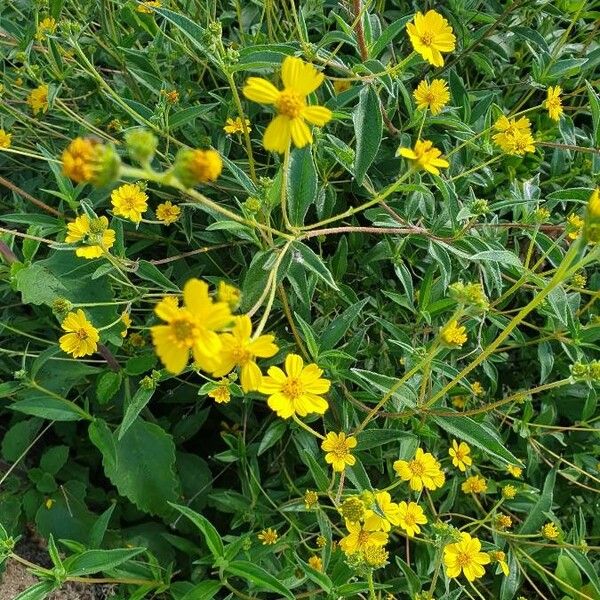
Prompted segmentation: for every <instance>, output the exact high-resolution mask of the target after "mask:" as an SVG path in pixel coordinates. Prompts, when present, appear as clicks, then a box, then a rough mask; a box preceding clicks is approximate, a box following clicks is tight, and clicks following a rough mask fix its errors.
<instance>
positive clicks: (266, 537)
mask: <svg viewBox="0 0 600 600" xmlns="http://www.w3.org/2000/svg"><path fill="white" fill-rule="evenodd" d="M256 537H257V538H258V539H259V540H260V541H261V542H262V545H263V546H272V545H273V544H274V543H275V542H277V540H278V539H279V534H278V533H277V531H275V529H273V528H272V527H269V528H268V529H263V530H262V531H261V532H260V533H259V534H258V535H257V536H256Z"/></svg>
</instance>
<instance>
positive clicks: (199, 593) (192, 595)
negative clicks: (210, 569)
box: [180, 581, 222, 600]
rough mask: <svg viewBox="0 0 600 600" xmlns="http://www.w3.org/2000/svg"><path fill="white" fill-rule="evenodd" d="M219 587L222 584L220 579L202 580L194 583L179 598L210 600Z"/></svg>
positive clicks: (182, 599) (184, 599)
mask: <svg viewBox="0 0 600 600" xmlns="http://www.w3.org/2000/svg"><path fill="white" fill-rule="evenodd" d="M221 587H222V584H221V582H220V581H202V582H201V583H199V584H198V585H195V586H194V587H193V588H192V589H191V590H190V591H189V592H187V593H186V594H185V596H183V598H181V599H180V600H211V598H214V597H215V595H216V593H217V592H218V591H219V590H220V589H221Z"/></svg>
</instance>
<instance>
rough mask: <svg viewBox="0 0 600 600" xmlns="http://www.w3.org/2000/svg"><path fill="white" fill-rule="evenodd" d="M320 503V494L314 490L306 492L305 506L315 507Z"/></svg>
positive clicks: (308, 507) (307, 508) (308, 508)
mask: <svg viewBox="0 0 600 600" xmlns="http://www.w3.org/2000/svg"><path fill="white" fill-rule="evenodd" d="M318 503H319V494H317V492H315V491H314V490H306V492H305V494H304V506H305V507H306V510H310V509H311V508H314V507H315V506H316V505H317V504H318Z"/></svg>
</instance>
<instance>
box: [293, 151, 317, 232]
mask: <svg viewBox="0 0 600 600" xmlns="http://www.w3.org/2000/svg"><path fill="white" fill-rule="evenodd" d="M311 148H312V146H311V145H310V144H309V145H308V146H305V147H304V148H296V149H295V150H293V151H292V153H291V154H290V164H289V171H288V178H287V190H286V193H287V197H288V214H289V219H290V223H291V224H292V225H296V226H301V225H304V217H305V216H306V213H307V211H308V209H309V207H310V205H311V204H312V203H314V202H315V199H316V197H317V171H316V169H315V164H314V162H313V157H312V150H311Z"/></svg>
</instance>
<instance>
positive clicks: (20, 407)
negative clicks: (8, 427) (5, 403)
mask: <svg viewBox="0 0 600 600" xmlns="http://www.w3.org/2000/svg"><path fill="white" fill-rule="evenodd" d="M8 408H10V409H11V410H16V411H18V412H22V413H25V414H26V415H33V416H34V417H41V418H42V419H48V420H49V421H80V420H81V419H82V418H83V417H82V415H81V412H79V411H78V410H76V407H75V405H74V404H73V403H72V402H69V401H68V400H65V401H61V400H59V399H58V398H53V397H52V396H48V395H41V394H40V395H39V396H34V397H31V398H27V399H26V400H19V401H18V402H15V403H14V404H11V405H10V406H9V407H8Z"/></svg>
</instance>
